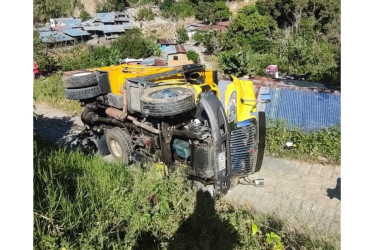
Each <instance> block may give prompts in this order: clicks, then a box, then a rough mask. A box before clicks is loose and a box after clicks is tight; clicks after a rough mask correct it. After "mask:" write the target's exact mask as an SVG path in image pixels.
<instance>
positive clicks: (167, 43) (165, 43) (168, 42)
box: [157, 38, 178, 51]
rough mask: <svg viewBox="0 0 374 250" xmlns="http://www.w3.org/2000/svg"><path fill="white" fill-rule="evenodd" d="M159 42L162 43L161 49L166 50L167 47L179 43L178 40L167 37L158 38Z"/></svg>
mask: <svg viewBox="0 0 374 250" xmlns="http://www.w3.org/2000/svg"><path fill="white" fill-rule="evenodd" d="M157 42H158V43H159V44H160V45H161V50H162V51H165V49H166V48H167V47H170V46H175V45H177V44H178V43H177V40H175V39H167V38H160V39H157Z"/></svg>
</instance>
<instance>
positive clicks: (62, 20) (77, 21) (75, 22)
mask: <svg viewBox="0 0 374 250" xmlns="http://www.w3.org/2000/svg"><path fill="white" fill-rule="evenodd" d="M54 20H55V22H59V23H63V24H65V25H66V26H80V25H81V23H82V20H81V19H75V18H64V17H63V18H54Z"/></svg>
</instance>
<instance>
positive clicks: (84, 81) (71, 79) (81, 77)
mask: <svg viewBox="0 0 374 250" xmlns="http://www.w3.org/2000/svg"><path fill="white" fill-rule="evenodd" d="M62 83H63V85H64V87H65V88H68V89H75V88H82V87H89V86H97V85H98V82H97V78H96V74H95V72H93V71H74V73H72V74H70V73H66V74H64V76H63V77H62Z"/></svg>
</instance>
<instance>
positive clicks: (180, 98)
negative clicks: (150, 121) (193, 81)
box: [140, 87, 196, 117]
mask: <svg viewBox="0 0 374 250" xmlns="http://www.w3.org/2000/svg"><path fill="white" fill-rule="evenodd" d="M195 106H196V104H195V93H194V91H193V90H191V89H188V88H181V87H172V88H164V89H157V90H153V91H152V90H151V91H149V92H148V93H145V94H144V95H143V96H142V97H141V98H140V110H141V112H142V113H143V114H145V115H148V116H156V117H164V116H173V115H178V114H182V113H184V112H187V111H190V110H192V109H194V108H195Z"/></svg>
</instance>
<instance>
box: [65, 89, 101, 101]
mask: <svg viewBox="0 0 374 250" xmlns="http://www.w3.org/2000/svg"><path fill="white" fill-rule="evenodd" d="M100 94H101V93H100V88H99V86H93V87H87V88H80V89H65V97H66V99H70V100H84V99H88V98H92V97H95V96H98V95H100Z"/></svg>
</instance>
